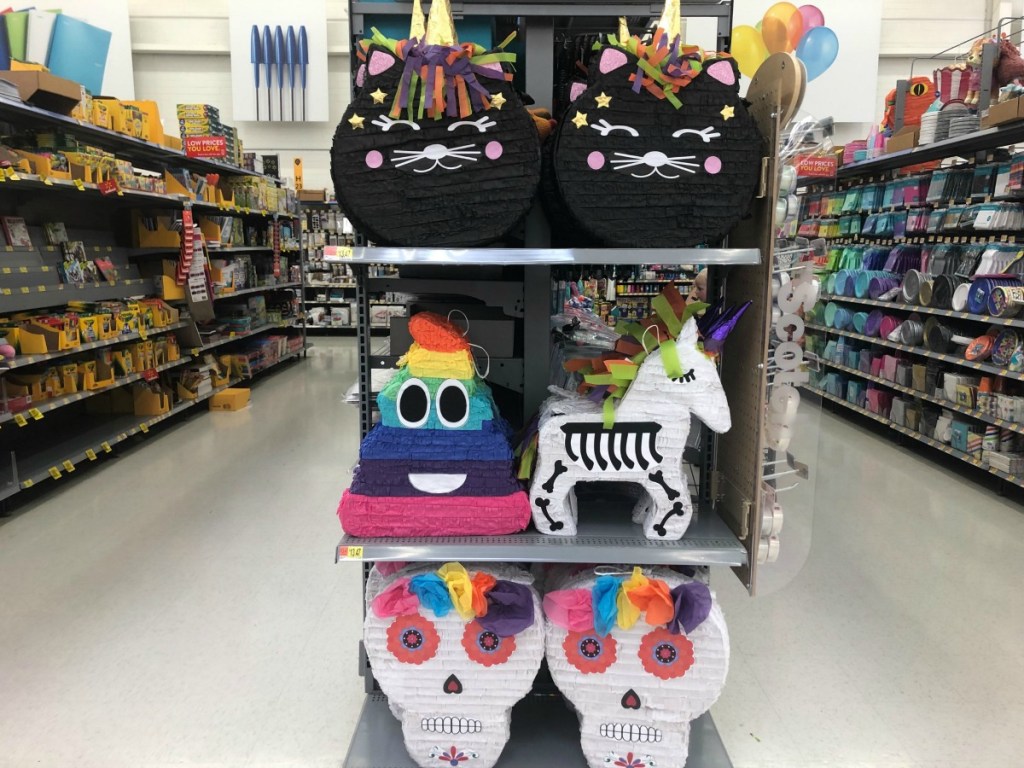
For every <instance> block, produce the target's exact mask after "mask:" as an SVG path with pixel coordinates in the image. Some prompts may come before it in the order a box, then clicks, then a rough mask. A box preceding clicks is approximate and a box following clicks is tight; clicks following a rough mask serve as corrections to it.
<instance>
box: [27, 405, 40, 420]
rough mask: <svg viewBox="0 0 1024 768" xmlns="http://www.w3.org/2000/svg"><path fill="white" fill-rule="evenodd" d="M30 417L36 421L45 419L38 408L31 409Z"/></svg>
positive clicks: (29, 410)
mask: <svg viewBox="0 0 1024 768" xmlns="http://www.w3.org/2000/svg"><path fill="white" fill-rule="evenodd" d="M28 415H29V416H31V417H32V418H33V419H35V420H36V421H39V420H40V419H42V418H43V412H42V411H40V410H39V409H38V408H29V409H28Z"/></svg>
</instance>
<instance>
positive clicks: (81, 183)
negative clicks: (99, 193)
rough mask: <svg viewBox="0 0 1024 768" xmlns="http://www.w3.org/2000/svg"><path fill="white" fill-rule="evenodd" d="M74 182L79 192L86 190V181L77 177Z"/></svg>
mask: <svg viewBox="0 0 1024 768" xmlns="http://www.w3.org/2000/svg"><path fill="white" fill-rule="evenodd" d="M74 183H75V188H76V189H77V190H78V191H79V192H85V182H84V181H82V180H81V179H75V182H74Z"/></svg>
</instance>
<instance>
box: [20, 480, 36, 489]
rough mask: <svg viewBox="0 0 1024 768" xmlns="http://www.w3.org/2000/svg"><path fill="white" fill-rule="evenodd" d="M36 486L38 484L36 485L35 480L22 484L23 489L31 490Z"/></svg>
mask: <svg viewBox="0 0 1024 768" xmlns="http://www.w3.org/2000/svg"><path fill="white" fill-rule="evenodd" d="M35 484H36V483H35V481H34V480H32V479H29V480H26V481H25V482H23V483H22V484H21V487H22V488H31V487H32V486H33V485H35Z"/></svg>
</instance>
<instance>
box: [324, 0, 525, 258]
mask: <svg viewBox="0 0 1024 768" xmlns="http://www.w3.org/2000/svg"><path fill="white" fill-rule="evenodd" d="M509 42H510V40H505V41H504V42H502V43H501V44H500V45H499V46H498V47H497V48H496V49H494V50H492V51H486V50H484V48H482V47H481V46H479V45H475V44H473V43H461V44H460V43H459V42H458V40H457V39H456V36H455V26H454V22H453V21H452V16H451V8H450V6H449V4H448V0H435V2H434V3H433V5H432V6H431V8H430V18H429V19H428V20H427V22H426V24H424V21H423V12H422V10H421V9H420V4H419V0H417V2H416V3H415V4H414V12H413V22H412V27H411V29H410V32H409V39H408V40H392V39H389V38H386V37H384V35H382V34H381V33H380V32H378V31H376V30H374V34H373V37H372V38H371V39H369V40H363V41H362V42H361V43H360V45H359V49H358V51H357V53H358V55H359V58H360V60H361V61H362V64H360V66H359V69H358V70H357V75H356V84H357V87H358V89H359V90H358V94H357V95H356V97H355V99H354V101H353V102H352V103H351V104H349V106H348V108H347V109H346V110H345V114H344V116H343V117H342V119H341V122H340V123H339V124H338V128H337V130H336V132H335V134H334V146H333V149H332V151H331V176H332V178H333V180H334V188H335V193H336V195H337V198H338V202H339V203H340V204H341V207H342V209H343V210H344V211H345V213H346V215H347V216H348V217H349V218H350V219H351V220H352V222H353V223H354V224H355V225H356V227H357V229H359V230H360V231H361V232H363V233H364V234H366V236H367V237H368V238H369V239H370V240H372V241H374V242H376V243H378V244H381V245H406V246H417V245H419V246H433V247H445V246H471V245H482V244H486V243H490V242H494V241H496V240H499V239H500V238H502V237H503V236H504V235H506V234H507V233H508V232H509V231H510V230H512V229H513V228H514V227H515V226H516V225H517V224H518V223H519V222H520V220H521V219H522V218H523V217H524V216H525V215H526V212H527V211H528V210H529V208H530V205H531V202H532V200H533V197H534V194H535V192H536V189H537V184H538V182H539V180H540V136H539V134H538V132H537V128H536V126H535V123H534V120H533V118H532V117H531V116H530V113H529V112H528V111H527V110H526V109H525V108H524V107H523V104H522V102H521V100H520V98H519V96H518V95H517V94H516V92H515V90H514V89H513V88H512V84H511V78H512V75H511V72H510V67H511V65H512V63H513V62H514V61H515V54H513V53H508V52H506V51H505V46H506V45H507V44H508V43H509Z"/></svg>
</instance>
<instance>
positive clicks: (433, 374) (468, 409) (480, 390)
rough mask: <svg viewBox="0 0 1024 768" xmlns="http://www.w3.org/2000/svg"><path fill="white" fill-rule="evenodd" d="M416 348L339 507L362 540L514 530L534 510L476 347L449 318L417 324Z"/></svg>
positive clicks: (383, 403)
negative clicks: (478, 369) (472, 349)
mask: <svg viewBox="0 0 1024 768" xmlns="http://www.w3.org/2000/svg"><path fill="white" fill-rule="evenodd" d="M409 332H410V333H411V334H412V337H413V340H414V341H413V345H412V346H411V347H410V348H409V352H408V353H407V354H406V355H405V356H404V357H403V358H402V359H401V360H399V361H398V366H399V369H400V370H399V372H398V374H397V375H396V376H395V377H394V378H393V379H392V380H391V381H390V382H389V383H388V385H387V386H386V387H385V388H384V389H383V390H382V391H381V393H380V395H378V397H377V405H378V407H379V408H380V415H381V418H380V423H379V424H377V425H376V426H375V427H374V428H373V429H372V430H370V433H369V434H368V435H367V436H366V437H365V438H364V439H363V442H362V445H360V447H359V466H357V467H356V469H355V472H354V473H353V476H352V485H351V487H350V488H349V489H348V490H346V491H345V493H344V495H343V496H342V498H341V504H340V505H339V507H338V517H339V518H341V525H342V528H344V529H345V531H346V532H347V533H350V534H353V535H356V536H469V535H476V534H500V533H514V532H515V531H520V530H522V529H523V528H525V527H526V525H527V523H529V521H530V504H529V500H528V499H527V497H526V494H525V493H524V492H523V490H522V489H521V488H520V486H519V483H518V481H517V480H516V478H515V474H514V472H513V468H512V449H511V448H510V446H509V437H510V429H509V426H508V424H506V423H505V421H504V419H502V418H501V416H500V415H499V414H498V411H497V408H496V407H495V405H494V400H493V399H492V397H491V391H490V389H488V387H487V385H486V384H484V382H483V380H482V379H481V378H480V377H478V376H477V375H476V371H475V368H474V365H473V356H472V354H471V352H470V349H469V342H468V341H467V340H466V339H465V338H464V337H463V336H462V332H461V330H460V329H459V328H458V327H457V326H456V325H454V324H452V323H451V322H449V321H448V320H446V319H445V318H443V317H441V316H440V315H435V314H433V313H431V312H421V313H419V314H417V315H414V316H413V317H412V318H410V320H409Z"/></svg>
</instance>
